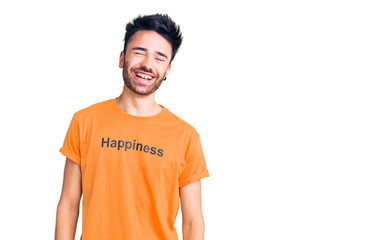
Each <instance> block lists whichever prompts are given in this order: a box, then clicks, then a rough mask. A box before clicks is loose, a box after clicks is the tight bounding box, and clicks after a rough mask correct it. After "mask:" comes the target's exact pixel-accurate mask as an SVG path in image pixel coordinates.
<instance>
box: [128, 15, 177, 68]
mask: <svg viewBox="0 0 391 240" xmlns="http://www.w3.org/2000/svg"><path fill="white" fill-rule="evenodd" d="M139 30H151V31H155V32H157V33H158V34H160V35H161V36H162V37H164V38H165V39H166V40H167V41H168V42H170V43H171V46H172V57H171V60H170V62H172V60H173V59H174V57H175V54H176V52H177V51H178V49H179V47H180V46H181V43H182V39H183V37H182V33H181V31H180V28H179V25H177V24H176V23H175V22H174V21H173V20H172V19H171V18H170V17H169V16H168V15H167V14H164V15H163V14H155V15H146V16H141V15H140V16H138V17H137V18H135V19H133V21H131V22H129V23H128V24H127V25H126V34H125V38H124V41H125V44H124V53H126V47H127V44H128V41H129V39H130V38H131V37H132V36H133V34H135V33H136V32H137V31H139Z"/></svg>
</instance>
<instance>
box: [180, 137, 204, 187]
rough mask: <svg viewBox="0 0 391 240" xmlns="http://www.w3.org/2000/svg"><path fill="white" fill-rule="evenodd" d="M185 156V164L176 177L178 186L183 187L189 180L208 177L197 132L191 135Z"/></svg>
mask: <svg viewBox="0 0 391 240" xmlns="http://www.w3.org/2000/svg"><path fill="white" fill-rule="evenodd" d="M185 158H186V159H185V163H186V164H185V166H184V168H183V171H182V173H181V174H180V176H179V179H178V182H179V187H184V186H186V185H188V184H189V183H191V182H194V181H197V180H200V179H201V178H205V177H209V172H208V170H207V167H206V161H205V157H204V153H203V151H202V146H201V141H200V136H199V135H198V134H195V135H194V136H193V137H191V139H190V142H189V144H188V147H187V151H186V154H185Z"/></svg>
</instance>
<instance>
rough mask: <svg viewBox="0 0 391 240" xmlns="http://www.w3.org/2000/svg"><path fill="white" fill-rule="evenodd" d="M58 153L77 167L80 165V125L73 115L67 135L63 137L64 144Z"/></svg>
mask: <svg viewBox="0 0 391 240" xmlns="http://www.w3.org/2000/svg"><path fill="white" fill-rule="evenodd" d="M60 152H61V153H62V154H63V155H64V156H65V157H67V158H69V159H71V160H72V161H74V162H75V163H77V165H79V166H80V165H81V157H80V125H79V122H78V118H77V116H76V115H73V118H72V121H71V124H70V125H69V128H68V131H67V134H66V135H65V139H64V144H63V146H62V148H60Z"/></svg>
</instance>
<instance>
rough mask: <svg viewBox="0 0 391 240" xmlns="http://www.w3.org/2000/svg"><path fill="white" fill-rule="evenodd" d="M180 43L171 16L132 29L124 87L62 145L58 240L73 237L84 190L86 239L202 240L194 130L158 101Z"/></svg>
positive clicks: (79, 120) (200, 174)
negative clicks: (178, 223)
mask: <svg viewBox="0 0 391 240" xmlns="http://www.w3.org/2000/svg"><path fill="white" fill-rule="evenodd" d="M181 42H182V36H181V32H180V29H179V26H178V25H176V24H175V23H174V22H173V21H172V20H171V19H170V18H169V17H168V16H167V15H160V14H156V15H150V16H143V17H141V16H140V17H138V18H136V19H134V20H133V22H130V23H128V24H127V26H126V34H125V45H124V50H123V51H122V52H121V55H120V58H119V66H120V68H123V80H124V87H123V92H122V94H121V95H120V96H119V97H118V98H115V99H110V100H107V101H104V102H100V103H97V104H94V105H92V106H90V107H88V108H85V109H83V110H81V111H78V112H76V113H75V114H74V116H73V118H72V121H71V124H70V126H69V129H68V132H67V134H66V137H65V140H64V145H63V147H62V148H61V149H60V151H61V153H62V154H64V155H65V156H66V163H65V170H64V182H63V188H62V193H61V198H60V201H59V203H58V208H57V219H56V220H57V221H56V232H55V238H56V240H65V239H74V237H75V230H76V223H77V219H78V215H79V203H80V198H81V195H82V194H83V204H82V205H83V216H82V236H81V239H83V240H109V239H113V240H121V239H124V240H125V239H126V240H130V239H131V240H174V239H178V236H177V232H176V229H175V227H174V222H175V219H176V215H177V213H178V209H179V201H180V203H181V209H182V232H183V239H184V240H201V239H204V220H203V215H202V210H201V209H202V208H201V182H200V179H202V178H204V177H208V176H209V173H208V170H207V167H206V162H205V158H204V155H203V152H202V147H201V143H200V137H199V135H198V133H197V132H196V130H195V129H194V128H193V127H192V126H191V125H189V124H187V123H186V122H184V121H183V120H181V119H180V118H178V117H177V116H175V115H174V114H173V113H171V112H170V111H169V110H168V109H167V108H165V107H164V106H162V105H160V104H157V103H156V102H155V93H156V90H157V89H158V88H159V86H160V85H161V83H162V81H164V80H166V78H167V75H168V73H169V70H170V68H171V62H172V60H173V59H174V57H175V54H176V52H177V50H178V48H179V47H180V45H181Z"/></svg>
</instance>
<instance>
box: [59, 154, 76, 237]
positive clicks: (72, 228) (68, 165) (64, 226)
mask: <svg viewBox="0 0 391 240" xmlns="http://www.w3.org/2000/svg"><path fill="white" fill-rule="evenodd" d="M81 195H82V184H81V169H80V166H79V165H77V164H76V163H75V162H73V161H72V160H70V159H69V158H67V159H66V162H65V169H64V181H63V185H62V193H61V197H60V201H59V203H58V206H57V217H56V232H55V240H74V239H75V232H76V226H77V219H78V217H79V204H80V198H81Z"/></svg>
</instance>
